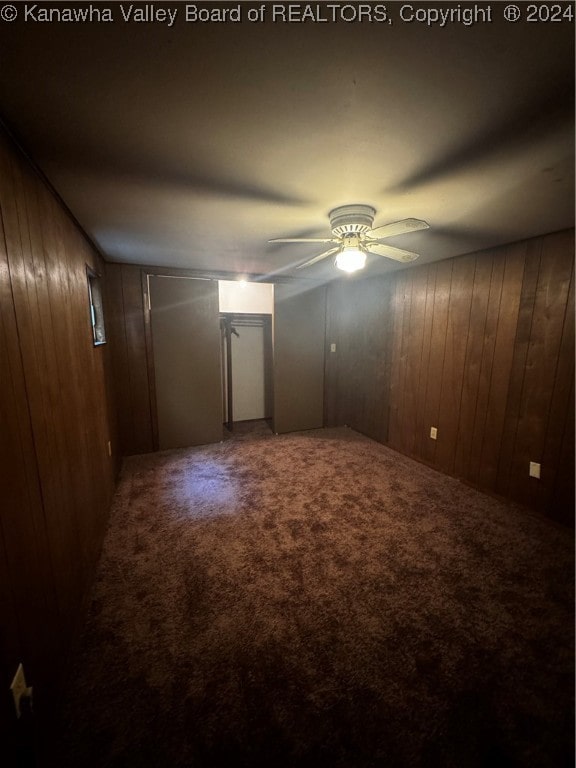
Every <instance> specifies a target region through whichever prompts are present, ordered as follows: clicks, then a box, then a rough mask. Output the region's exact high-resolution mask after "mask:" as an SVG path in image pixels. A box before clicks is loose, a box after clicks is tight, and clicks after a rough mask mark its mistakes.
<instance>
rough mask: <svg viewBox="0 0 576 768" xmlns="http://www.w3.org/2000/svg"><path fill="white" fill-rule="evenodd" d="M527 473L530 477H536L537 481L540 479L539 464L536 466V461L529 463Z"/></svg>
mask: <svg viewBox="0 0 576 768" xmlns="http://www.w3.org/2000/svg"><path fill="white" fill-rule="evenodd" d="M528 471H529V474H530V477H536V478H537V479H538V480H539V479H540V464H538V462H537V461H531V462H530V469H529V470H528Z"/></svg>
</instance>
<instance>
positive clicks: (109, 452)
mask: <svg viewBox="0 0 576 768" xmlns="http://www.w3.org/2000/svg"><path fill="white" fill-rule="evenodd" d="M108 456H112V443H111V442H110V440H108Z"/></svg>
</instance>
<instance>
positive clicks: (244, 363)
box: [220, 312, 273, 432]
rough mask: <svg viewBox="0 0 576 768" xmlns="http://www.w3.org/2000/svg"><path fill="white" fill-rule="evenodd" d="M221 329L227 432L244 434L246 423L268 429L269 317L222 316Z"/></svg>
mask: <svg viewBox="0 0 576 768" xmlns="http://www.w3.org/2000/svg"><path fill="white" fill-rule="evenodd" d="M220 329H221V340H222V341H221V354H222V393H223V398H222V399H223V402H222V412H223V414H224V425H225V427H226V429H227V430H228V431H229V432H234V431H238V430H239V429H244V430H246V429H247V428H249V423H251V424H253V425H254V426H255V427H256V426H257V422H262V421H265V422H266V423H267V424H268V425H270V423H271V420H272V413H273V402H272V395H273V393H272V381H273V370H272V316H271V315H269V314H259V313H258V314H248V313H233V312H222V313H220ZM241 425H242V426H241ZM262 427H263V425H261V426H260V428H262Z"/></svg>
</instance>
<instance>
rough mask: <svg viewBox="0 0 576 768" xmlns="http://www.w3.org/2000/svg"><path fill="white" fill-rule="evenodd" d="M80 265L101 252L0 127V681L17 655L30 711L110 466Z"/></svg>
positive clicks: (86, 552)
mask: <svg viewBox="0 0 576 768" xmlns="http://www.w3.org/2000/svg"><path fill="white" fill-rule="evenodd" d="M86 265H89V266H90V267H92V268H93V269H95V270H97V271H98V270H100V269H101V260H100V257H99V256H98V254H97V253H96V252H95V251H94V249H93V248H92V247H91V246H90V245H89V243H88V242H87V241H86V239H85V238H84V236H83V235H82V234H81V233H80V232H79V230H78V228H77V227H76V225H75V224H74V222H73V221H72V219H71V218H70V217H69V215H68V214H67V212H66V211H65V210H64V208H63V207H62V205H61V204H60V203H59V201H57V199H56V198H55V197H54V195H53V194H52V192H51V191H50V189H49V188H48V187H47V186H46V184H45V183H44V182H43V180H41V179H40V177H38V176H37V175H36V173H35V171H34V170H33V169H32V168H31V167H30V165H29V164H28V162H27V161H26V160H25V159H24V157H23V156H22V155H21V154H20V152H19V150H17V149H16V148H15V147H14V145H13V144H12V142H11V140H9V139H8V138H7V137H5V136H4V135H0V415H1V423H2V429H1V431H0V466H1V467H2V470H1V473H2V478H1V480H2V483H1V484H2V496H3V499H2V517H1V519H0V560H1V562H0V575H1V577H2V588H1V590H0V598H1V600H2V606H3V608H2V619H1V621H2V627H1V633H0V634H1V635H2V638H3V639H2V643H1V644H0V652H1V664H0V673H1V675H2V677H1V679H0V685H1V686H2V690H3V691H6V690H7V687H8V685H9V682H10V680H11V677H12V676H13V674H14V672H15V671H16V666H17V663H18V662H20V661H22V662H23V664H24V668H25V671H26V674H27V679H28V681H29V684H32V685H33V686H34V688H35V692H36V694H37V696H36V703H37V708H38V711H39V713H40V714H42V713H44V714H45V713H46V711H47V709H48V708H49V705H50V692H51V691H52V690H53V687H54V685H55V684H56V681H57V679H58V676H59V674H60V673H61V672H62V670H63V668H64V665H65V661H66V657H67V650H68V648H69V646H70V644H71V642H72V638H73V634H74V631H75V629H76V627H77V624H78V620H79V617H80V615H81V611H82V605H83V600H84V599H85V596H86V594H87V590H88V587H89V586H90V585H91V582H92V579H93V575H94V567H95V564H96V561H97V558H98V555H99V552H100V548H101V545H102V540H103V535H104V529H105V525H106V520H107V515H108V508H109V503H110V499H111V496H112V492H113V489H114V482H115V474H116V463H115V459H114V457H113V456H112V457H111V456H109V455H108V441H110V442H111V444H112V447H113V450H114V452H115V450H116V445H115V443H116V437H115V425H114V422H113V418H112V415H111V413H112V411H111V403H110V393H111V381H110V366H109V363H108V350H107V348H106V347H105V346H104V347H94V346H93V345H92V336H91V326H90V315H89V307H88V299H87V282H86ZM4 703H5V701H4V698H3V699H2V713H3V715H4V719H3V720H2V728H3V730H8V731H10V727H11V726H10V722H9V718H10V712H9V710H5V709H4ZM6 718H8V722H7V721H6Z"/></svg>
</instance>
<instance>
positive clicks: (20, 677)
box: [10, 664, 32, 717]
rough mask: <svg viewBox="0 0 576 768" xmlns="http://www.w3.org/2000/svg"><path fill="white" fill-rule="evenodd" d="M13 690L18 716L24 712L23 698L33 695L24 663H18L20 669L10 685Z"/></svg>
mask: <svg viewBox="0 0 576 768" xmlns="http://www.w3.org/2000/svg"><path fill="white" fill-rule="evenodd" d="M10 690H11V691H12V698H13V699H14V708H15V710H16V717H20V716H21V714H22V709H21V704H22V698H23V697H25V698H28V699H30V698H31V697H32V688H28V686H27V685H26V678H25V677H24V667H23V666H22V664H18V669H17V670H16V674H15V675H14V680H12V685H11V686H10Z"/></svg>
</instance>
